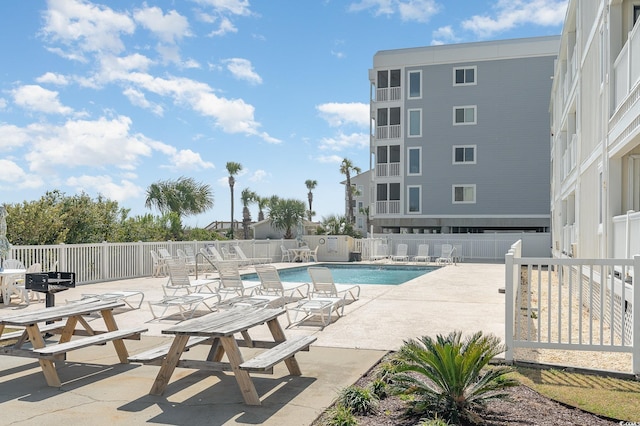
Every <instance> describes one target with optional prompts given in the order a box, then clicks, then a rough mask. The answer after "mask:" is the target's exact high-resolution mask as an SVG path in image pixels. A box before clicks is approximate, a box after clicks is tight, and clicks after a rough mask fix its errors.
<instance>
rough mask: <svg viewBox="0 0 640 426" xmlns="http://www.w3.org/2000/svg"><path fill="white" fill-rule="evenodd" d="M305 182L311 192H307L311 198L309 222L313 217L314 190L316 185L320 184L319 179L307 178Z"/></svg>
mask: <svg viewBox="0 0 640 426" xmlns="http://www.w3.org/2000/svg"><path fill="white" fill-rule="evenodd" d="M304 184H305V185H306V186H307V189H308V190H309V193H308V194H307V198H308V199H309V211H308V215H309V222H311V218H312V217H313V207H312V205H313V192H312V191H313V190H314V189H316V186H318V181H317V180H312V179H307V180H305V181H304Z"/></svg>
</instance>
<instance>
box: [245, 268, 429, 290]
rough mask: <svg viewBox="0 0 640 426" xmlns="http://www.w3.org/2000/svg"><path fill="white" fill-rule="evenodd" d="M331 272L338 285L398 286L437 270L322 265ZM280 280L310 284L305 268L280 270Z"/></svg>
mask: <svg viewBox="0 0 640 426" xmlns="http://www.w3.org/2000/svg"><path fill="white" fill-rule="evenodd" d="M313 266H325V267H327V268H329V269H330V270H331V275H332V276H333V281H335V282H336V283H339V284H384V285H398V284H402V283H404V282H407V281H409V280H412V279H414V278H417V277H419V276H421V275H424V274H428V273H429V272H431V271H433V270H435V269H437V267H434V266H407V265H338V264H328V263H323V264H319V265H313ZM278 274H280V279H281V280H282V281H286V282H293V283H308V282H311V277H310V276H309V272H307V267H306V266H305V267H299V268H290V269H280V270H278ZM242 279H243V280H247V281H258V275H257V274H247V275H242Z"/></svg>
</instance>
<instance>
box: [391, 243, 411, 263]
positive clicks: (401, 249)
mask: <svg viewBox="0 0 640 426" xmlns="http://www.w3.org/2000/svg"><path fill="white" fill-rule="evenodd" d="M391 260H393V261H396V262H399V261H403V260H409V246H408V245H406V244H398V246H397V247H396V254H394V255H393V256H391Z"/></svg>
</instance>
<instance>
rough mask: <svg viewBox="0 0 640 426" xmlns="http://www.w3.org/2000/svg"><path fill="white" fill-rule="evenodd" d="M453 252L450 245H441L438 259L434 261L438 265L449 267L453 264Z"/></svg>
mask: <svg viewBox="0 0 640 426" xmlns="http://www.w3.org/2000/svg"><path fill="white" fill-rule="evenodd" d="M453 250H454V249H453V246H452V245H451V244H443V245H442V247H441V253H440V257H438V258H437V259H436V263H437V264H438V265H451V264H452V263H453Z"/></svg>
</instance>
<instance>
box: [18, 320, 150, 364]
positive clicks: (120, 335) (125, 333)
mask: <svg viewBox="0 0 640 426" xmlns="http://www.w3.org/2000/svg"><path fill="white" fill-rule="evenodd" d="M147 330H148V329H147V328H144V327H138V328H129V329H126V330H115V331H108V332H106V333H101V334H96V335H94V336H88V337H82V338H79V339H75V340H71V341H69V342H65V343H56V344H53V345H49V346H45V347H42V348H38V349H32V350H31V351H32V352H33V353H35V354H38V355H40V356H42V357H47V356H56V355H61V354H64V353H67V352H69V351H72V350H75V349H81V348H86V347H87V346H93V345H99V344H102V343H106V342H110V341H113V340H121V339H124V338H127V337H131V336H134V335H138V336H139V335H140V333H143V332H145V331H147Z"/></svg>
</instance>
